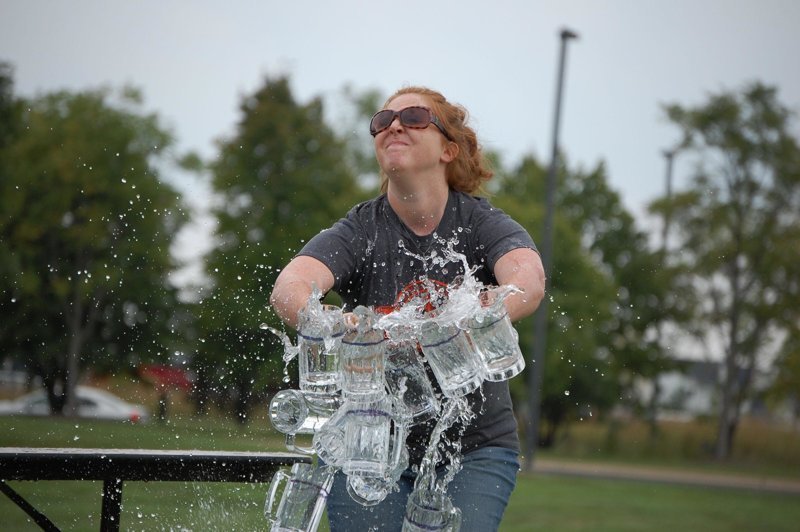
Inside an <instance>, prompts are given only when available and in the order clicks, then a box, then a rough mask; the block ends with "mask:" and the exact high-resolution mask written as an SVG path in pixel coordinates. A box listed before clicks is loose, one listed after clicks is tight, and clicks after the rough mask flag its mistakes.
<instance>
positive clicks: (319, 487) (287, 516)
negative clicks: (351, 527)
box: [264, 463, 334, 532]
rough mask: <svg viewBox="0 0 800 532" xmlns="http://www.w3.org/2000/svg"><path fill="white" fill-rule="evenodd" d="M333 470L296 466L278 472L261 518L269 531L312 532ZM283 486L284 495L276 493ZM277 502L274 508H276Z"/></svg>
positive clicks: (271, 484)
mask: <svg viewBox="0 0 800 532" xmlns="http://www.w3.org/2000/svg"><path fill="white" fill-rule="evenodd" d="M333 473H334V470H333V468H330V467H328V466H315V465H313V464H305V463H296V464H293V465H292V469H291V472H290V473H286V471H284V470H282V469H281V470H278V472H277V473H275V476H273V477H272V482H271V483H270V486H269V491H268V492H267V500H266V502H265V504H264V516H265V517H266V518H267V520H268V521H269V523H270V527H271V528H270V530H271V531H272V532H278V531H280V532H290V531H291V532H300V531H302V532H312V531H315V530H316V529H317V526H319V522H320V519H321V518H322V513H323V511H324V510H325V504H326V502H327V499H328V494H329V493H330V489H331V484H333ZM284 483H285V487H284V488H283V494H282V495H281V497H280V501H279V502H277V499H278V496H277V495H278V491H279V489H280V487H281V485H282V484H284ZM276 502H277V506H276Z"/></svg>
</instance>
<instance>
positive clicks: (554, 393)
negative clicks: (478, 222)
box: [493, 157, 616, 446]
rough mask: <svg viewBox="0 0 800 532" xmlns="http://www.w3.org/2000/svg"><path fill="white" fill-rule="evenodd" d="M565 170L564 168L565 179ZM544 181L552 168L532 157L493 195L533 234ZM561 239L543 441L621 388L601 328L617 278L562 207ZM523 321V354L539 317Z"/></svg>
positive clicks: (503, 178) (518, 384) (516, 385)
mask: <svg viewBox="0 0 800 532" xmlns="http://www.w3.org/2000/svg"><path fill="white" fill-rule="evenodd" d="M564 173H565V171H564V170H563V169H562V175H561V176H560V179H561V181H562V182H563V181H564V179H566V177H565V176H564V175H563V174H564ZM544 183H545V170H544V169H543V167H542V166H541V165H540V164H539V163H538V162H537V161H536V160H535V159H533V158H531V157H528V158H526V159H524V160H523V161H522V163H521V164H520V166H519V167H518V168H517V169H516V171H514V172H511V173H508V174H505V175H503V174H501V175H500V176H499V179H498V183H497V184H496V185H495V186H496V187H497V192H496V196H495V197H494V198H493V202H494V203H495V204H496V205H497V206H498V207H500V208H502V209H503V210H504V211H506V212H507V213H508V214H509V215H511V216H512V217H513V218H514V219H516V220H517V221H518V222H520V223H521V224H522V225H523V226H524V227H526V228H527V229H528V231H529V232H530V233H531V235H532V236H533V237H534V239H536V235H537V234H539V232H540V231H541V227H542V223H541V221H542V220H543V212H544V205H543V204H542V202H541V201H540V198H542V197H544ZM562 188H563V187H562ZM559 202H561V197H559ZM554 242H555V253H554V261H553V274H552V275H551V277H552V280H553V282H552V284H551V285H550V287H549V290H548V294H547V295H546V297H549V298H550V301H551V305H550V312H549V319H548V336H547V338H548V346H547V356H546V357H545V361H544V377H543V383H542V395H541V407H540V408H541V419H542V421H543V423H542V427H543V429H544V433H543V434H541V435H540V437H539V439H540V442H541V444H542V445H544V446H551V445H553V444H554V443H555V439H556V435H557V433H558V430H559V429H560V428H561V427H563V426H564V425H565V424H566V423H567V422H568V421H569V420H571V419H576V418H578V417H579V416H581V415H586V416H588V415H589V412H597V410H598V409H600V410H602V409H604V408H607V407H608V406H610V404H611V403H612V402H613V397H614V394H615V391H616V388H615V384H614V381H613V378H612V375H610V374H609V372H608V370H607V367H608V360H607V359H608V355H607V351H603V349H602V345H603V344H602V337H601V335H600V334H598V330H599V328H600V327H602V326H603V324H606V323H608V322H609V321H610V320H611V303H612V302H613V299H614V284H613V281H612V280H610V279H608V278H607V277H606V276H604V275H603V274H602V273H601V271H600V270H599V268H598V266H597V265H596V264H595V263H594V262H593V261H592V258H591V256H590V255H589V253H588V252H587V250H586V249H585V247H584V245H583V243H582V241H581V236H580V234H579V233H578V232H577V231H576V228H575V227H574V225H573V224H572V223H570V220H569V219H568V218H566V217H564V216H563V213H562V210H559V212H558V214H557V216H556V223H555V239H554ZM516 327H517V330H518V331H519V333H520V346H521V348H522V349H523V353H530V352H532V345H533V319H532V318H527V319H525V320H521V321H520V322H518V323H517V324H516ZM534 363H536V362H535V361H534ZM529 366H530V363H529ZM530 369H531V368H530V367H529V368H528V369H527V370H526V372H527V371H530ZM524 384H525V382H524V379H517V380H514V381H512V382H511V386H512V391H513V392H514V396H515V397H516V398H517V400H518V401H519V398H520V396H521V395H522V394H523V389H522V388H523V386H524ZM519 411H520V412H526V409H525V408H520V409H519ZM592 415H594V413H593V414H592Z"/></svg>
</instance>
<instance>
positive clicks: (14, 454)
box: [0, 447, 311, 531]
mask: <svg viewBox="0 0 800 532" xmlns="http://www.w3.org/2000/svg"><path fill="white" fill-rule="evenodd" d="M310 461H311V460H310V458H309V457H308V456H305V455H302V454H295V453H259V452H230V451H154V450H142V449H48V448H28V447H25V448H21V447H0V491H2V492H3V493H4V494H5V495H6V496H8V497H9V498H10V499H11V500H12V501H14V503H16V504H17V506H19V507H20V508H22V509H23V510H24V511H25V512H26V513H28V515H30V516H31V518H33V519H34V521H35V522H36V524H38V525H39V526H40V527H41V528H42V529H44V530H58V528H57V527H56V526H55V525H54V524H53V523H52V522H51V521H50V520H49V519H48V518H47V517H46V516H44V515H43V514H42V513H40V512H39V511H38V510H36V508H34V507H33V506H32V505H31V504H30V503H29V502H28V501H26V500H25V499H24V498H23V497H22V496H21V495H20V494H19V493H17V492H16V491H14V490H13V489H12V488H11V486H9V485H8V484H6V482H5V481H7V480H102V481H103V495H102V497H103V504H102V514H101V519H100V530H102V531H106V530H119V527H120V513H121V507H122V484H123V482H124V481H126V480H139V481H184V482H269V481H270V480H271V479H272V475H273V474H274V473H275V471H276V470H277V469H278V468H279V467H281V466H287V465H291V464H294V463H295V462H310Z"/></svg>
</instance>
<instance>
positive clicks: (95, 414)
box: [0, 386, 150, 423]
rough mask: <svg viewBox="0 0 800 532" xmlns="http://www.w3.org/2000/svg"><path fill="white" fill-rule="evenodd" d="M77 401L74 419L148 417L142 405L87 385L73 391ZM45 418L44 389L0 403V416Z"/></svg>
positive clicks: (140, 419) (136, 419) (135, 420)
mask: <svg viewBox="0 0 800 532" xmlns="http://www.w3.org/2000/svg"><path fill="white" fill-rule="evenodd" d="M75 394H76V395H77V399H78V412H77V413H78V417H85V418H91V419H114V420H120V421H130V422H131V423H141V422H144V421H147V419H148V418H149V417H150V414H149V413H148V411H147V409H146V408H145V407H143V406H142V405H135V404H131V403H128V402H126V401H123V400H122V399H120V398H119V397H117V396H116V395H114V394H112V393H109V392H107V391H105V390H100V389H97V388H92V387H89V386H78V387H77V388H76V389H75ZM14 414H20V415H27V416H48V415H50V406H49V404H48V402H47V395H46V394H45V392H44V390H37V391H35V392H31V393H29V394H27V395H23V396H22V397H18V398H16V399H13V400H11V401H0V415H14Z"/></svg>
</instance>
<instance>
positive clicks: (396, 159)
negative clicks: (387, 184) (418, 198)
mask: <svg viewBox="0 0 800 532" xmlns="http://www.w3.org/2000/svg"><path fill="white" fill-rule="evenodd" d="M413 105H418V106H422V107H428V108H430V107H431V103H430V101H428V99H427V98H426V97H425V96H422V95H420V94H413V93H411V94H401V95H399V96H397V97H396V98H394V99H392V100H391V101H390V102H389V103H388V104H387V105H386V107H384V109H392V110H394V111H400V110H402V109H405V108H406V107H410V106H413ZM374 144H375V156H376V157H377V159H378V164H379V165H380V167H381V169H382V170H383V171H384V172H385V173H386V175H387V176H389V177H393V176H400V175H403V174H408V175H411V174H427V173H429V172H431V171H437V172H438V171H441V173H442V176H444V168H445V165H446V164H447V163H448V162H450V161H451V160H452V157H451V156H450V150H448V149H447V145H448V141H447V139H446V138H445V137H444V135H442V133H441V132H440V131H439V130H438V129H437V128H436V126H434V125H433V124H430V125H429V126H428V127H427V128H425V129H414V128H408V127H404V126H403V125H402V124H401V123H400V118H399V117H395V119H394V121H393V122H392V123H391V125H390V126H389V127H388V128H386V129H384V130H383V131H381V132H380V133H378V134H377V135H375V139H374Z"/></svg>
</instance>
